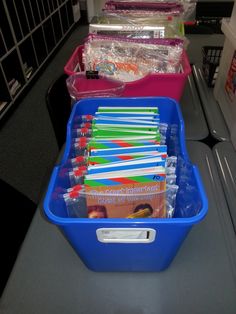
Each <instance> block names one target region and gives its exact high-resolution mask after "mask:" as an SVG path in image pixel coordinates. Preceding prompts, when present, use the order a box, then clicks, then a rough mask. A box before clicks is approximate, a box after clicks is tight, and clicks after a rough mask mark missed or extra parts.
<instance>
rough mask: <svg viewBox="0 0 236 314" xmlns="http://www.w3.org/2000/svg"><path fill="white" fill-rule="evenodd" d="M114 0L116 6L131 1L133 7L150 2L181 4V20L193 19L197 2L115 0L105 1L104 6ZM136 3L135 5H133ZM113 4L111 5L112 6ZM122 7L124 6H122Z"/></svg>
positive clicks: (179, 0)
mask: <svg viewBox="0 0 236 314" xmlns="http://www.w3.org/2000/svg"><path fill="white" fill-rule="evenodd" d="M112 2H115V3H116V4H117V6H118V5H119V4H120V5H121V4H122V2H123V4H124V3H127V5H131V4H132V3H133V7H136V8H138V5H141V3H142V5H144V4H146V5H148V4H152V5H154V4H155V3H156V4H161V3H165V4H169V5H170V4H172V5H174V4H181V5H182V6H183V14H182V17H183V20H184V21H193V20H195V15H196V4H197V0H178V1H175V0H129V1H125V0H117V1H106V4H105V7H108V8H109V7H110V5H111V3H112ZM135 4H136V5H135ZM114 7H115V6H113V8H114ZM123 7H124V6H123Z"/></svg>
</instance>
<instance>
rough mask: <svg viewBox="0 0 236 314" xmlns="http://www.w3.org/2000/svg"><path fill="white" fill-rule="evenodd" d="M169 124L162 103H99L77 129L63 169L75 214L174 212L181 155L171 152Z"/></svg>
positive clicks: (138, 215) (158, 215) (66, 198)
mask: <svg viewBox="0 0 236 314" xmlns="http://www.w3.org/2000/svg"><path fill="white" fill-rule="evenodd" d="M167 129H168V125H166V124H165V123H160V116H159V112H158V108H157V107H99V108H98V110H97V112H96V113H95V114H94V116H93V117H91V116H81V117H80V123H79V124H78V125H74V126H73V129H72V135H73V139H72V141H71V155H72V156H73V158H72V159H70V160H68V161H67V168H66V170H65V169H63V170H64V172H63V171H62V175H65V174H66V175H68V177H69V181H70V184H71V187H70V188H68V189H67V190H66V191H64V192H65V193H63V199H64V201H65V203H66V206H67V210H68V215H69V216H70V217H88V218H144V217H149V218H168V217H172V216H173V213H174V207H175V199H176V194H177V191H178V186H177V185H176V167H177V157H176V156H168V155H167V145H166V132H167Z"/></svg>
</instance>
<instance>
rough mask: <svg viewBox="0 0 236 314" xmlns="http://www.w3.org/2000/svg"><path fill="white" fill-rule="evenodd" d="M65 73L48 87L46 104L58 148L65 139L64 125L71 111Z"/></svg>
mask: <svg viewBox="0 0 236 314" xmlns="http://www.w3.org/2000/svg"><path fill="white" fill-rule="evenodd" d="M66 78H67V75H66V74H62V75H61V76H60V77H58V78H57V79H56V80H55V81H54V82H53V83H52V84H51V85H50V86H49V88H48V90H47V93H46V105H47V109H48V112H49V116H50V119H51V122H52V125H53V129H54V132H55V136H56V140H57V144H58V148H59V150H60V149H61V147H62V145H63V144H64V143H65V140H66V126H67V121H68V119H69V116H70V112H71V99H70V95H69V93H68V91H67V87H66Z"/></svg>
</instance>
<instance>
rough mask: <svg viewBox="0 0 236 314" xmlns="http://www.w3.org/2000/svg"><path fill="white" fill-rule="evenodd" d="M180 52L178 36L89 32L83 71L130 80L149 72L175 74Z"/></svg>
mask: <svg viewBox="0 0 236 314" xmlns="http://www.w3.org/2000/svg"><path fill="white" fill-rule="evenodd" d="M182 54H183V40H182V39H177V38H176V39H162V38H159V39H130V38H124V37H119V36H104V35H89V36H88V38H87V40H86V42H85V45H84V52H83V62H84V66H85V69H86V70H93V71H94V70H95V71H99V73H101V74H103V75H106V76H110V77H113V78H115V79H118V80H120V81H123V82H130V81H134V80H138V79H140V78H142V77H144V76H146V75H147V74H149V73H179V72H180V71H181V67H180V63H181V60H182Z"/></svg>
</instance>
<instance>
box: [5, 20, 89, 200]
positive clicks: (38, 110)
mask: <svg viewBox="0 0 236 314" xmlns="http://www.w3.org/2000/svg"><path fill="white" fill-rule="evenodd" d="M87 32H88V27H87V26H84V25H78V26H77V27H76V28H75V29H74V31H73V32H72V33H71V35H70V36H69V37H68V38H67V40H66V41H65V42H64V44H63V45H62V47H60V49H59V50H58V52H57V54H56V55H55V56H54V57H53V58H52V60H51V61H49V64H48V66H47V67H46V69H45V70H44V72H43V73H42V74H41V76H40V77H39V78H38V80H37V81H36V82H35V83H34V85H33V87H32V88H31V90H30V91H29V92H28V93H27V95H26V96H25V98H24V99H23V100H22V102H21V103H20V104H19V106H18V107H17V109H16V110H15V111H14V113H13V114H12V115H11V117H10V119H9V120H8V121H7V122H6V123H5V124H4V126H3V127H2V129H1V132H0V156H1V158H0V178H1V179H2V180H4V181H6V182H7V183H8V184H10V185H12V186H13V187H14V188H15V189H17V190H18V191H20V192H21V193H23V194H24V195H26V196H27V197H28V198H29V199H31V200H32V201H33V202H35V203H38V201H39V200H40V197H41V195H42V192H43V191H42V190H43V189H42V187H44V188H45V182H46V181H47V179H48V176H49V174H50V172H51V169H52V167H53V165H54V162H55V159H56V157H57V155H58V149H57V144H56V140H55V135H54V132H53V129H52V125H51V122H50V118H49V115H48V112H47V108H46V104H45V94H46V90H47V88H48V86H49V85H50V83H51V82H52V81H53V80H54V79H56V78H57V77H58V76H59V75H60V74H62V73H63V67H64V65H65V64H66V62H67V60H68V59H69V57H70V56H71V54H72V52H73V50H74V49H75V47H76V46H77V45H78V44H80V43H81V42H82V40H83V38H84V37H85V36H86V34H87Z"/></svg>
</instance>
